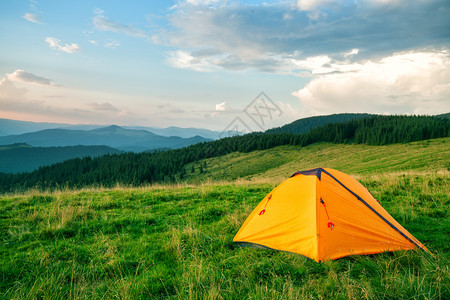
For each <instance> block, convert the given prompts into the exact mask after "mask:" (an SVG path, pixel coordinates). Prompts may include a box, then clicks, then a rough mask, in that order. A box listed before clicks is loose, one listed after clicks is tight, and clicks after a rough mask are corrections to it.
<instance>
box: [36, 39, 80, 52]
mask: <svg viewBox="0 0 450 300" xmlns="http://www.w3.org/2000/svg"><path fill="white" fill-rule="evenodd" d="M45 41H46V42H47V43H48V45H49V46H50V48H52V49H56V50H59V51H62V52H65V53H75V52H78V51H80V50H81V48H80V46H78V45H77V44H70V45H69V44H65V45H64V46H62V45H61V41H60V40H58V39H57V38H54V37H47V38H46V39H45Z"/></svg>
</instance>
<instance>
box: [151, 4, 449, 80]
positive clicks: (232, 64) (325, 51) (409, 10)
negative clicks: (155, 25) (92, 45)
mask: <svg viewBox="0 0 450 300" xmlns="http://www.w3.org/2000/svg"><path fill="white" fill-rule="evenodd" d="M331 2H333V3H331ZM194 4H195V5H194ZM300 8H301V9H300ZM315 11H319V12H320V16H318V19H315V20H312V19H311V13H312V12H315ZM449 14H450V2H449V3H447V2H442V1H437V0H431V1H374V0H371V1H358V2H356V1H355V2H347V3H346V5H336V4H335V1H325V0H316V1H299V2H297V5H296V6H292V5H289V4H285V2H278V3H275V4H271V5H244V4H240V3H236V2H223V3H221V4H220V5H214V6H209V5H200V1H196V2H195V3H190V2H180V3H178V5H177V6H176V7H174V8H173V10H172V11H171V12H170V15H169V16H168V19H169V22H170V25H171V27H170V28H169V30H164V31H161V34H160V35H159V36H157V38H155V39H153V41H159V43H162V44H165V45H168V46H171V47H173V48H175V49H173V50H171V51H170V54H169V56H170V59H169V60H168V61H169V63H171V64H172V65H173V66H175V67H178V68H190V69H193V70H197V71H209V70H211V69H212V68H214V67H219V68H223V69H228V70H242V69H255V70H257V71H261V72H275V73H286V72H287V71H286V68H288V72H289V73H291V74H297V73H301V72H303V71H305V70H302V69H301V68H297V69H294V68H289V64H290V62H291V61H293V60H295V61H305V60H307V59H308V58H310V57H312V56H315V57H329V58H330V59H331V60H332V61H335V60H336V61H337V60H340V61H342V60H343V59H344V58H347V59H349V60H351V61H352V62H354V61H356V60H359V61H363V60H367V59H378V58H380V57H386V56H389V55H392V54H393V53H396V52H400V51H409V50H414V49H424V48H434V49H440V48H442V47H448V45H449V43H450V29H449V28H450V18H448V15H449ZM411 24H420V26H414V25H411ZM353 49H358V52H357V53H356V52H352V51H353ZM346 54H347V55H346ZM306 71H308V70H306Z"/></svg>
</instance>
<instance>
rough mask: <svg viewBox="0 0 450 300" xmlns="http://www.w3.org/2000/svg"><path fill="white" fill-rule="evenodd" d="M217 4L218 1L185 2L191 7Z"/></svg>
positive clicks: (196, 0) (195, 0)
mask: <svg viewBox="0 0 450 300" xmlns="http://www.w3.org/2000/svg"><path fill="white" fill-rule="evenodd" d="M217 2H219V0H186V3H189V4H192V5H210V4H215V3H217Z"/></svg>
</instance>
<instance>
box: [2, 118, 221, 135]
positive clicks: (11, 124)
mask: <svg viewBox="0 0 450 300" xmlns="http://www.w3.org/2000/svg"><path fill="white" fill-rule="evenodd" d="M103 127H107V126H105V125H96V124H77V125H73V124H67V123H45V122H29V121H18V120H11V119H1V118H0V136H8V135H19V134H24V133H30V132H36V131H41V130H45V129H70V130H92V129H99V128H103ZM121 127H122V128H125V129H132V130H145V131H149V132H151V133H154V134H157V135H160V136H165V137H171V136H178V137H182V138H191V137H195V136H201V137H204V138H206V139H212V140H216V139H219V135H220V134H221V132H219V131H213V130H209V129H204V128H192V127H190V128H182V127H176V126H170V127H167V128H156V127H147V126H121Z"/></svg>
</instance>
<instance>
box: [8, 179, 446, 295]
mask: <svg viewBox="0 0 450 300" xmlns="http://www.w3.org/2000/svg"><path fill="white" fill-rule="evenodd" d="M360 180H361V182H362V183H363V184H364V185H366V186H367V187H368V188H369V189H370V191H371V192H372V193H373V194H374V195H375V197H376V198H377V199H380V201H381V203H382V205H383V206H384V207H385V208H386V209H387V210H388V211H389V212H390V213H391V214H392V216H393V217H394V218H395V219H397V220H398V221H399V222H400V223H401V224H403V225H404V226H405V227H406V228H407V229H408V230H409V231H410V232H411V233H412V234H413V235H414V236H415V237H417V238H418V239H419V240H420V241H421V242H423V243H424V244H425V245H426V246H427V247H428V248H429V249H430V250H431V251H432V252H433V253H434V255H435V256H436V258H432V257H431V256H429V255H427V254H426V253H424V252H422V251H398V252H394V253H383V254H378V255H369V256H354V257H346V258H342V259H339V260H336V261H329V262H325V263H322V264H317V263H315V262H314V261H312V260H310V259H306V258H305V257H303V256H300V255H297V254H292V253H284V252H276V251H270V250H261V249H252V248H236V247H235V246H234V245H233V243H232V238H233V236H234V235H235V234H236V232H237V231H238V229H239V227H240V226H241V224H242V223H243V222H244V220H245V218H246V217H247V215H248V214H249V213H250V212H251V210H252V209H253V208H254V207H255V206H256V204H257V203H258V202H259V201H261V199H262V198H263V197H264V196H265V195H266V194H267V193H268V192H269V191H270V190H271V189H272V188H273V187H274V186H275V184H273V183H249V182H242V183H241V184H240V183H235V184H231V183H222V184H215V185H199V186H178V187H177V186H153V187H148V188H120V187H119V188H114V189H109V190H104V189H99V190H89V189H86V190H79V191H61V192H55V193H40V192H32V191H30V192H29V193H27V194H20V195H19V194H18V195H10V196H3V197H2V198H0V269H1V274H2V276H0V298H5V299H8V298H14V299H31V298H46V299H67V298H89V299H100V298H102V299H103V298H106V299H109V298H125V299H129V298H132V299H141V298H142V299H144V298H165V297H173V298H184V299H186V298H190V299H198V298H210V299H218V298H230V299H231V298H232V299H244V298H253V299H268V298H272V299H281V298H284V299H300V298H302V299H305V298H307V299H310V298H314V299H320V298H326V299H392V298H397V299H398V298H404V297H405V296H407V297H411V298H417V299H449V298H450V290H449V288H450V274H449V269H448V266H449V258H450V256H449V253H450V251H449V250H450V249H449V245H450V236H449V235H448V228H449V226H450V218H449V215H448V212H449V208H450V207H449V195H450V189H449V184H448V183H449V172H439V173H434V174H428V173H427V174H425V173H424V174H420V173H411V174H409V173H407V174H403V175H370V174H366V175H360Z"/></svg>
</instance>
